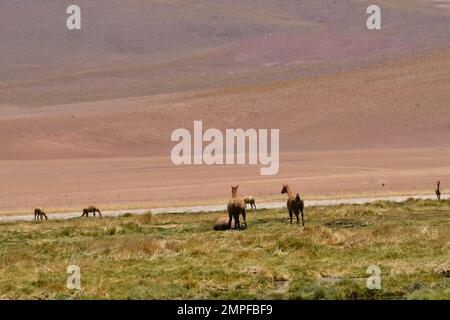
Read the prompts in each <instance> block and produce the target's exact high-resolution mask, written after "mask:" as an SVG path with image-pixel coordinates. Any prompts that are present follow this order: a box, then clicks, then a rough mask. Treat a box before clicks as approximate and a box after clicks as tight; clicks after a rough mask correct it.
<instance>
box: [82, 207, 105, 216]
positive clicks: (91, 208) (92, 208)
mask: <svg viewBox="0 0 450 320" xmlns="http://www.w3.org/2000/svg"><path fill="white" fill-rule="evenodd" d="M90 212H92V213H93V214H94V217H95V213H96V212H98V214H99V215H100V217H101V216H102V213H101V212H100V210H99V209H98V208H97V207H96V206H89V207H87V208H84V209H83V214H82V215H81V217H84V216H86V217H89V213H90Z"/></svg>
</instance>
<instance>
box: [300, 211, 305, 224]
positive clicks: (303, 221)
mask: <svg viewBox="0 0 450 320" xmlns="http://www.w3.org/2000/svg"><path fill="white" fill-rule="evenodd" d="M301 212H302V226H305V220H304V218H303V210H302V211H301Z"/></svg>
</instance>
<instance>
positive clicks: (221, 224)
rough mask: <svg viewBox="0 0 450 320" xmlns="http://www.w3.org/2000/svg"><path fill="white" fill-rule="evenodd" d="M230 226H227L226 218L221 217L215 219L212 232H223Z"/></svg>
mask: <svg viewBox="0 0 450 320" xmlns="http://www.w3.org/2000/svg"><path fill="white" fill-rule="evenodd" d="M230 227H231V226H230V225H228V218H225V217H222V218H219V219H217V221H216V222H215V223H214V227H213V230H214V231H223V230H228V229H230Z"/></svg>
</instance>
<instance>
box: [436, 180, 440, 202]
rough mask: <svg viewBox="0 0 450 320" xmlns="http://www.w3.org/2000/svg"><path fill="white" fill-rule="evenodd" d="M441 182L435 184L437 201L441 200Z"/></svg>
mask: <svg viewBox="0 0 450 320" xmlns="http://www.w3.org/2000/svg"><path fill="white" fill-rule="evenodd" d="M440 188H441V181H438V182H437V186H436V191H435V192H436V197H437V198H438V200H441V190H440Z"/></svg>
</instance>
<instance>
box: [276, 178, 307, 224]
mask: <svg viewBox="0 0 450 320" xmlns="http://www.w3.org/2000/svg"><path fill="white" fill-rule="evenodd" d="M281 193H282V194H283V193H287V195H288V200H287V209H288V211H289V217H290V218H291V223H292V212H294V213H295V216H296V217H297V225H298V224H299V220H298V214H299V212H301V213H302V226H304V225H305V221H304V219H303V208H304V202H303V200H302V199H301V198H300V194H298V193H297V194H294V192H293V191H292V189H291V187H290V186H289V185H288V184H283V189H281Z"/></svg>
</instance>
